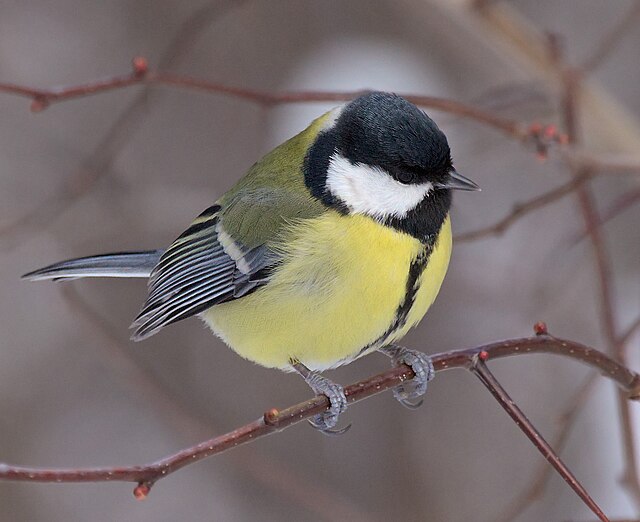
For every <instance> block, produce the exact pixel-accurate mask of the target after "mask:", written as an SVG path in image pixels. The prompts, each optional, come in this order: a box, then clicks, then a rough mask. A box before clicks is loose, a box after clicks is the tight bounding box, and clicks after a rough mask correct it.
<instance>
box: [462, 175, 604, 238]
mask: <svg viewBox="0 0 640 522" xmlns="http://www.w3.org/2000/svg"><path fill="white" fill-rule="evenodd" d="M591 177H592V174H585V175H583V176H580V177H577V178H573V179H571V180H570V181H568V182H567V183H564V184H563V185H560V186H559V187H556V188H553V189H551V190H549V191H548V192H545V193H543V194H540V195H539V196H536V197H535V198H532V199H530V200H528V201H525V202H523V203H516V204H515V205H514V206H513V208H512V209H511V212H509V213H508V214H507V215H506V216H504V217H503V218H502V219H500V220H498V221H497V222H495V223H494V224H492V225H487V226H486V227H482V228H479V229H476V230H471V231H469V232H463V233H462V234H458V235H457V236H456V237H455V241H456V242H467V241H475V240H477V239H483V238H485V237H489V236H500V235H502V234H504V233H505V232H506V230H507V229H508V228H509V227H511V226H512V225H513V224H515V223H516V222H517V221H518V220H519V219H520V218H522V217H524V216H526V215H527V214H529V213H531V212H533V211H535V210H538V209H540V208H543V207H546V206H547V205H550V204H552V203H555V202H556V201H558V200H560V199H562V198H563V197H564V196H566V195H567V194H571V193H572V192H574V191H575V190H576V189H577V188H578V187H579V186H580V185H582V184H583V183H584V182H585V181H587V180H588V179H589V178H591Z"/></svg>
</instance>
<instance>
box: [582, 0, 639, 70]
mask: <svg viewBox="0 0 640 522" xmlns="http://www.w3.org/2000/svg"><path fill="white" fill-rule="evenodd" d="M639 16H640V1H638V0H635V2H634V3H633V5H632V6H631V7H630V8H629V10H628V11H627V12H625V13H624V15H623V16H622V17H621V18H620V20H619V21H618V22H617V23H616V24H614V26H613V27H611V28H610V29H609V30H608V31H607V33H606V34H605V36H604V37H603V38H602V40H601V41H600V43H599V44H598V46H597V47H596V49H595V50H594V52H593V54H592V55H591V56H590V57H589V58H588V59H587V60H585V61H584V63H583V64H582V66H581V67H580V69H581V70H582V71H583V72H585V73H590V72H593V71H594V70H595V69H597V68H598V67H599V66H600V65H601V64H602V63H603V62H604V61H605V60H606V58H607V57H608V56H609V54H610V53H611V51H612V50H613V49H614V48H615V47H616V45H618V43H620V41H621V40H622V38H623V37H624V36H625V35H626V34H627V33H628V32H629V31H630V30H631V29H633V28H634V27H635V26H636V22H637V19H638V17H639Z"/></svg>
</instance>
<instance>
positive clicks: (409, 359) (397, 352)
mask: <svg viewBox="0 0 640 522" xmlns="http://www.w3.org/2000/svg"><path fill="white" fill-rule="evenodd" d="M380 351H381V352H382V353H384V354H385V355H387V356H389V357H391V360H392V361H393V365H394V366H400V365H401V364H406V365H407V366H410V367H411V369H412V370H413V373H414V374H415V376H414V377H413V379H411V380H410V381H407V382H404V383H402V384H400V385H398V386H396V387H395V388H394V389H393V395H394V397H395V398H396V399H397V400H398V402H400V404H402V405H403V406H405V407H407V408H409V409H410V410H415V409H417V408H419V407H420V406H422V402H423V400H422V399H421V397H422V396H423V395H424V394H425V393H426V392H427V384H428V383H429V381H430V380H431V379H433V377H434V375H435V370H434V368H433V362H432V361H431V357H429V356H428V355H427V354H426V353H423V352H419V351H417V350H409V349H408V348H404V347H403V346H396V345H390V346H385V347H384V348H381V349H380ZM415 399H419V400H418V401H417V402H412V401H414V400H415Z"/></svg>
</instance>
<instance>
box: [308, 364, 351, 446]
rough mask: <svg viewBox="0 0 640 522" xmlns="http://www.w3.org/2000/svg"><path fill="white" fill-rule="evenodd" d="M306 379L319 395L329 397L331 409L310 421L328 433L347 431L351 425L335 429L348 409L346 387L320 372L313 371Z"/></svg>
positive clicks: (339, 433)
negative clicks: (341, 415) (342, 414)
mask: <svg viewBox="0 0 640 522" xmlns="http://www.w3.org/2000/svg"><path fill="white" fill-rule="evenodd" d="M305 380H306V381H307V384H308V385H309V386H310V387H311V389H312V390H313V391H314V392H315V393H316V394H317V395H325V396H326V397H327V398H328V399H329V404H330V406H329V409H328V410H327V411H325V412H324V413H320V414H318V415H316V416H314V417H313V419H311V420H310V421H309V424H311V425H312V426H313V427H314V428H316V429H317V430H320V431H321V432H322V433H325V434H327V435H342V434H343V433H346V432H347V431H348V430H349V428H350V427H351V425H350V424H349V425H348V426H345V427H344V428H340V429H335V427H336V425H337V424H338V419H339V418H340V414H341V413H343V412H344V411H345V410H346V409H347V396H346V395H345V394H344V389H343V388H342V386H340V385H339V384H336V383H335V382H333V381H330V380H329V379H327V378H326V377H323V376H322V375H320V374H319V373H313V372H311V373H310V374H309V375H308V376H307V377H306V378H305Z"/></svg>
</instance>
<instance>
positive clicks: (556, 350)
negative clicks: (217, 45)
mask: <svg viewBox="0 0 640 522" xmlns="http://www.w3.org/2000/svg"><path fill="white" fill-rule="evenodd" d="M536 327H537V330H536V331H537V332H538V334H537V335H536V336H535V337H529V338H524V339H510V340H507V341H500V342H496V343H492V344H488V345H484V346H479V347H476V348H470V349H465V350H455V351H450V352H445V353H440V354H436V355H434V356H433V358H432V359H433V364H434V367H435V370H436V372H441V371H443V370H448V369H453V368H463V369H467V370H474V369H475V368H476V365H477V360H478V358H481V359H482V360H483V361H486V360H488V359H494V358H501V357H508V356H515V355H523V354H531V353H548V354H555V355H562V356H565V357H569V358H572V359H576V360H578V361H581V362H583V363H585V364H587V365H589V366H591V367H593V368H596V369H598V370H599V371H600V373H601V374H602V375H603V376H605V377H607V378H609V379H612V380H613V381H614V382H616V383H617V384H618V385H619V386H620V387H621V388H622V389H623V390H625V391H626V392H627V393H628V394H629V398H632V399H638V398H639V397H640V375H638V374H636V373H635V372H633V371H631V370H629V369H628V368H625V367H624V366H621V365H620V364H618V363H617V362H616V361H614V360H613V359H611V358H609V357H608V356H606V355H605V354H603V353H601V352H599V351H597V350H594V349H593V348H589V347H587V346H584V345H582V344H579V343H576V342H573V341H568V340H563V339H557V338H555V337H552V336H550V335H548V334H547V333H546V327H544V325H543V326H542V327H541V326H539V325H536ZM413 376H414V374H413V371H412V370H411V368H409V367H408V366H406V365H401V366H399V367H395V368H392V369H390V370H387V371H386V372H383V373H380V374H378V375H374V376H372V377H369V378H368V379H365V380H363V381H361V382H358V383H355V384H352V385H350V386H347V387H345V394H346V396H347V400H348V401H349V402H350V403H355V402H358V401H361V400H363V399H366V398H368V397H371V396H373V395H376V394H378V393H380V392H382V391H385V390H388V389H390V388H392V387H394V386H397V385H398V384H400V383H402V382H404V381H406V380H408V379H412V378H413ZM328 406H329V401H328V399H327V398H326V397H325V396H316V397H314V398H312V399H309V400H307V401H305V402H302V403H299V404H296V405H294V406H291V407H289V408H286V409H284V410H280V411H278V410H276V409H271V410H268V411H267V412H265V414H264V415H263V416H262V417H261V418H259V419H258V420H256V421H254V422H251V423H249V424H246V425H245V426H242V427H240V428H238V429H235V430H233V431H231V432H229V433H227V434H225V435H221V436H219V437H215V438H213V439H210V440H207V441H204V442H201V443H200V444H197V445H195V446H193V447H190V448H186V449H184V450H182V451H179V452H178V453H176V454H174V455H171V456H169V457H166V458H163V459H160V460H158V461H156V462H153V463H151V464H147V465H142V466H132V467H114V468H87V469H40V468H25V467H19V466H11V465H8V464H0V479H5V480H20V481H28V482H103V481H126V482H135V483H137V484H138V485H137V486H136V488H135V490H134V495H135V496H136V498H140V499H141V498H145V497H146V496H147V494H148V493H149V490H150V488H151V487H152V486H153V484H154V483H155V482H157V481H158V480H160V479H162V478H164V477H166V476H168V475H170V474H171V473H173V472H175V471H177V470H179V469H181V468H183V467H185V466H188V465H190V464H192V463H194V462H197V461H199V460H202V459H204V458H207V457H210V456H212V455H216V454H218V453H222V452H224V451H227V450H229V449H231V448H234V447H237V446H239V445H242V444H246V443H247V442H251V441H254V440H256V439H258V438H260V437H263V436H265V435H269V434H271V433H275V432H278V431H281V430H283V429H285V428H287V427H289V426H292V425H294V424H297V423H299V422H301V421H303V420H304V419H307V418H310V417H311V416H313V415H317V414H318V413H321V412H323V411H325V410H326V409H327V407H328ZM603 520H604V519H603Z"/></svg>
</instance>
